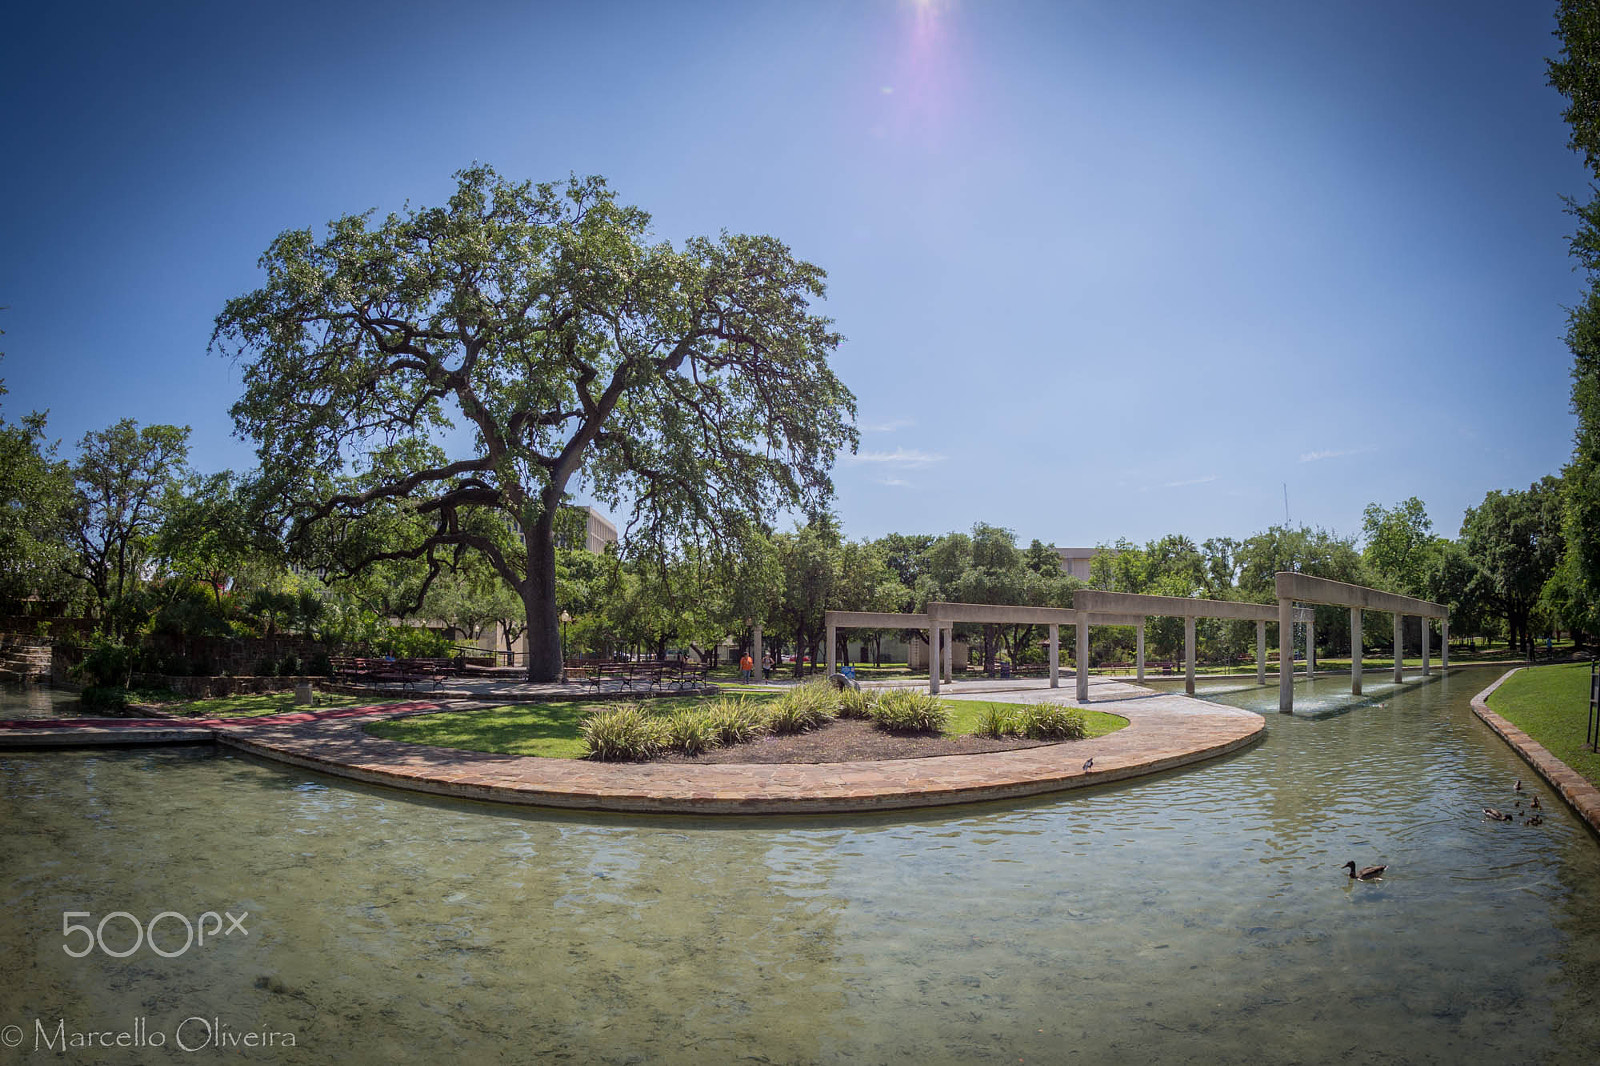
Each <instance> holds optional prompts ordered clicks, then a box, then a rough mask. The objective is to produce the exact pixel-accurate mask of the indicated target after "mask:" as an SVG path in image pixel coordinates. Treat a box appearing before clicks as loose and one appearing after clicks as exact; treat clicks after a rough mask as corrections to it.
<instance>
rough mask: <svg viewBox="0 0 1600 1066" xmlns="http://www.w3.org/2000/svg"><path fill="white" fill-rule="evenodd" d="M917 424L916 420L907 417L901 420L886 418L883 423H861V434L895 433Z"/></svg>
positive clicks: (900, 418)
mask: <svg viewBox="0 0 1600 1066" xmlns="http://www.w3.org/2000/svg"><path fill="white" fill-rule="evenodd" d="M916 424H917V420H916V419H915V418H906V417H903V416H902V417H899V418H885V419H884V420H883V421H881V422H863V423H861V432H863V433H893V432H894V431H895V430H897V429H906V428H908V427H910V426H914V425H916Z"/></svg>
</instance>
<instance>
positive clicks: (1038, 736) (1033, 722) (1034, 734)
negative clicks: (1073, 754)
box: [1016, 703, 1089, 740]
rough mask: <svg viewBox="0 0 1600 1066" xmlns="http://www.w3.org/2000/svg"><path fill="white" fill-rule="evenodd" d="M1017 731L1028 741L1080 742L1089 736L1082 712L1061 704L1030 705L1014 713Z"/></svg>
mask: <svg viewBox="0 0 1600 1066" xmlns="http://www.w3.org/2000/svg"><path fill="white" fill-rule="evenodd" d="M1016 721H1017V729H1018V732H1020V733H1021V734H1022V735H1023V736H1025V737H1027V738H1028V739H1029V740H1082V739H1083V738H1084V737H1086V736H1088V735H1089V727H1088V725H1087V724H1086V723H1085V722H1084V720H1083V712H1082V711H1080V710H1078V709H1077V708H1076V707H1068V706H1066V705H1065V704H1061V703H1030V704H1027V705H1026V706H1023V707H1019V708H1018V709H1017V712H1016Z"/></svg>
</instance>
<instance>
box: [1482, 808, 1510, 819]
mask: <svg viewBox="0 0 1600 1066" xmlns="http://www.w3.org/2000/svg"><path fill="white" fill-rule="evenodd" d="M1483 816H1484V817H1485V818H1492V819H1494V820H1495V821H1497V822H1509V821H1511V815H1509V814H1501V813H1500V812H1499V811H1497V810H1495V809H1494V808H1493V807H1485V808H1484V809H1483Z"/></svg>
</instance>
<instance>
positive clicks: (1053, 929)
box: [0, 670, 1600, 1063]
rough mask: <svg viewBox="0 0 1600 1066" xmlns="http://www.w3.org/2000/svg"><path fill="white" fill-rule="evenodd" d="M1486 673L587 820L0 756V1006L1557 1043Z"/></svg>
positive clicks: (636, 1024) (387, 1024) (1095, 1045)
mask: <svg viewBox="0 0 1600 1066" xmlns="http://www.w3.org/2000/svg"><path fill="white" fill-rule="evenodd" d="M1492 677H1493V673H1492V671H1491V672H1485V671H1483V670H1462V671H1458V672H1455V673H1452V675H1451V676H1450V677H1448V678H1446V679H1442V680H1436V681H1435V682H1433V683H1430V684H1427V685H1407V686H1404V687H1403V688H1402V689H1401V690H1400V691H1397V692H1391V693H1387V694H1382V695H1380V694H1379V693H1376V692H1372V693H1369V698H1370V697H1378V698H1377V700H1376V702H1368V703H1365V704H1363V705H1360V706H1357V707H1355V708H1354V709H1352V710H1350V711H1349V712H1348V713H1344V714H1339V715H1337V716H1334V717H1329V718H1316V717H1301V716H1299V715H1296V716H1293V717H1290V716H1280V715H1278V714H1276V711H1275V708H1276V691H1277V690H1276V688H1269V689H1267V690H1262V689H1254V688H1246V689H1243V690H1241V691H1237V692H1233V693H1229V694H1223V695H1219V696H1217V697H1216V698H1219V699H1225V700H1227V701H1229V702H1236V703H1239V704H1241V705H1244V706H1256V705H1257V703H1258V701H1261V700H1266V701H1269V705H1270V706H1271V707H1272V708H1273V710H1272V712H1271V713H1269V714H1268V715H1267V725H1268V730H1269V733H1268V736H1267V739H1266V740H1265V741H1264V742H1263V743H1261V744H1260V745H1257V746H1256V747H1255V748H1253V749H1250V750H1248V751H1246V752H1244V753H1241V754H1239V755H1236V756H1234V757H1231V758H1229V759H1225V760H1221V761H1218V762H1214V763H1210V764H1207V765H1204V766H1201V767H1197V768H1192V769H1189V770H1186V771H1183V772H1179V773H1174V774H1171V775H1167V776H1164V777H1159V778H1154V779H1149V780H1146V781H1143V782H1136V783H1127V784H1124V785H1120V786H1109V787H1105V788H1100V789H1094V790H1088V791H1084V792H1079V793H1073V794H1068V795H1066V796H1063V797H1059V798H1055V799H1046V800H1042V801H1037V802H1032V803H1028V804H1012V805H988V806H982V807H971V808H961V809H957V810H955V811H951V810H943V811H938V812H931V813H926V814H921V815H911V816H903V815H902V816H895V817H863V818H855V819H792V820H791V819H780V820H766V821H758V820H748V821H746V820H695V819H672V818H626V819H621V818H596V819H589V818H583V817H578V816H571V815H562V814H553V813H541V812H526V811H523V812H517V811H506V810H502V809H497V808H491V807H487V806H476V805H471V804H466V803H454V802H445V801H431V800H427V799H421V798H414V797H410V796H406V795H402V794H398V793H393V792H387V791H381V790H375V789H374V790H368V789H363V788H358V787H352V786H350V785H348V784H344V783H338V782H334V781H331V780H330V779H325V778H319V777H316V776H315V775H310V774H306V773H303V772H299V771H293V770H287V769H283V768H280V767H276V766H272V765H268V764H263V763H257V762H254V761H251V760H248V759H243V758H237V757H232V756H229V755H225V754H219V753H216V752H213V751H210V750H209V749H201V748H183V749H163V750H144V751H125V752H115V753H107V752H98V753H88V752H79V753H48V754H32V753H30V754H22V755H6V756H3V757H0V826H3V827H4V829H3V832H0V868H3V869H4V870H5V871H6V872H7V876H6V879H5V894H4V898H3V899H0V952H3V957H4V958H5V960H6V966H5V971H6V972H5V976H3V977H0V1026H3V1025H5V1024H13V1023H16V1024H27V1025H31V1020H32V1019H33V1018H34V1017H40V1018H44V1019H46V1020H50V1021H52V1023H53V1020H54V1019H55V1018H58V1017H64V1018H67V1019H69V1027H70V1026H71V1025H74V1024H76V1025H78V1026H80V1027H83V1028H87V1027H89V1026H91V1025H96V1026H110V1025H117V1026H124V1027H125V1026H126V1024H127V1022H126V1021H125V1019H131V1018H133V1017H135V1016H144V1017H146V1018H148V1019H150V1021H149V1023H148V1024H149V1025H151V1026H152V1027H155V1026H157V1025H159V1024H161V1023H162V1022H163V1021H168V1022H176V1021H177V1020H181V1019H182V1018H183V1017H185V1016H187V1015H190V1014H197V1015H204V1016H207V1017H211V1016H215V1017H218V1018H220V1019H221V1020H222V1022H224V1023H225V1024H228V1025H231V1026H232V1027H233V1028H234V1029H235V1030H238V1031H244V1030H250V1029H261V1028H266V1029H270V1030H272V1031H292V1032H294V1033H296V1034H297V1043H298V1045H299V1056H298V1057H300V1058H301V1059H303V1060H304V1061H331V1060H335V1059H337V1060H342V1061H351V1062H386V1061H394V1060H423V1059H427V1060H429V1061H436V1060H450V1059H457V1060H463V1061H466V1060H472V1061H477V1060H484V1059H487V1058H489V1057H491V1056H500V1057H501V1059H503V1061H510V1062H519V1061H521V1062H527V1061H535V1060H538V1061H546V1060H553V1059H570V1060H573V1061H579V1062H588V1061H602V1062H634V1061H652V1062H654V1061H665V1062H685V1063H687V1062H695V1063H699V1062H718V1061H726V1060H734V1059H740V1058H743V1057H749V1058H751V1059H752V1060H753V1061H758V1062H759V1061H771V1062H814V1061H822V1062H857V1061H882V1062H905V1063H912V1062H916V1063H929V1062H933V1063H937V1062H995V1063H999V1062H1016V1061H1017V1060H1019V1059H1021V1060H1024V1061H1064V1060H1073V1059H1079V1060H1081V1061H1085V1062H1147V1061H1183V1060H1197V1061H1303V1062H1331V1061H1351V1060H1353V1061H1370V1060H1372V1059H1377V1058H1394V1059H1400V1060H1405V1061H1412V1062H1418V1061H1437V1062H1460V1061H1472V1062H1475V1063H1483V1062H1528V1061H1543V1062H1548V1061H1572V1062H1580V1061H1581V1062H1593V1061H1594V1052H1595V1049H1596V1047H1597V1046H1600V999H1597V989H1600V848H1597V847H1596V844H1595V841H1594V839H1593V838H1592V837H1591V836H1590V835H1589V834H1588V832H1587V830H1586V829H1584V828H1583V827H1582V826H1581V824H1579V823H1578V822H1577V821H1576V820H1575V819H1574V818H1573V817H1572V816H1571V815H1569V813H1568V812H1567V811H1566V810H1565V808H1564V807H1562V806H1561V804H1560V803H1559V802H1557V801H1554V800H1553V799H1551V797H1550V796H1549V794H1548V792H1547V791H1545V790H1543V789H1542V788H1540V789H1538V791H1539V792H1540V793H1541V794H1542V795H1544V796H1545V798H1546V800H1547V802H1546V804H1545V806H1546V819H1547V820H1546V822H1545V824H1544V825H1543V826H1539V827H1528V826H1525V825H1521V824H1513V825H1507V824H1501V823H1488V822H1485V821H1484V820H1483V818H1482V815H1481V813H1480V809H1481V807H1482V806H1484V805H1485V804H1493V805H1496V806H1501V807H1512V805H1513V804H1514V803H1515V797H1514V794H1513V793H1512V792H1511V791H1510V788H1511V783H1512V781H1513V779H1515V778H1516V777H1518V776H1521V777H1523V778H1524V779H1525V780H1527V779H1528V776H1529V775H1528V773H1527V771H1526V768H1525V767H1524V766H1523V764H1522V763H1521V762H1520V761H1519V760H1518V759H1517V758H1516V757H1515V755H1513V754H1512V753H1511V752H1510V751H1509V750H1508V749H1507V748H1506V747H1505V746H1504V745H1503V744H1502V743H1501V742H1500V741H1499V740H1498V739H1497V738H1495V737H1494V736H1493V735H1492V734H1491V733H1489V731H1488V730H1487V729H1486V728H1484V727H1483V726H1481V725H1480V724H1479V723H1478V722H1477V721H1476V719H1475V718H1473V717H1472V716H1471V713H1470V711H1469V710H1468V709H1467V700H1468V699H1469V698H1470V697H1471V695H1472V694H1473V693H1475V692H1476V691H1478V690H1479V689H1481V688H1483V687H1484V685H1485V684H1487V683H1488V680H1489V679H1491V678H1492ZM1322 687H1326V688H1327V691H1326V693H1324V692H1322V691H1320V689H1321V688H1322ZM1374 687H1375V686H1374ZM1336 689H1337V683H1336V682H1327V681H1319V682H1317V683H1316V686H1306V685H1303V684H1302V685H1301V686H1299V691H1297V703H1300V702H1302V701H1306V703H1307V704H1309V702H1310V701H1314V700H1317V699H1321V698H1323V697H1324V696H1326V697H1327V698H1329V699H1334V698H1335V697H1336V695H1337V693H1336ZM1301 692H1303V693H1304V696H1303V697H1302V696H1301V695H1300V693H1301ZM1380 702H1381V703H1382V704H1383V706H1378V703H1380ZM1513 809H1514V808H1513ZM1347 859H1354V860H1355V861H1356V862H1357V863H1359V864H1363V865H1364V864H1367V863H1371V862H1387V863H1389V864H1390V871H1391V872H1390V876H1389V877H1388V878H1387V879H1385V880H1384V881H1382V882H1379V883H1376V884H1370V885H1369V884H1351V883H1350V882H1349V880H1348V879H1347V878H1346V877H1345V875H1344V872H1343V871H1342V870H1340V869H1339V864H1341V863H1343V862H1344V861H1345V860H1347ZM224 908H227V909H231V910H232V911H234V912H235V913H237V912H238V911H239V910H241V909H242V910H248V911H249V912H250V918H249V919H248V922H247V924H248V926H249V929H250V935H249V937H248V938H247V939H243V938H240V937H239V936H237V935H235V936H234V937H232V938H228V939H222V940H218V941H215V942H214V943H210V944H208V945H207V946H206V948H205V949H204V950H203V951H202V950H199V949H196V950H191V951H190V952H188V953H186V954H185V955H183V956H182V957H180V958H176V959H171V960H167V959H162V958H160V957H158V956H155V955H152V954H150V953H149V952H148V951H141V952H139V953H136V954H135V955H133V956H130V957H129V958H128V959H125V960H115V959H109V958H106V957H104V956H101V955H94V956H91V957H90V958H85V959H71V958H68V957H67V956H66V955H65V954H64V953H63V952H62V950H61V943H62V939H61V936H60V926H61V912H62V911H65V910H77V911H90V912H92V913H93V914H95V915H96V916H99V915H103V914H105V913H107V912H109V911H112V910H126V911H130V912H133V913H134V914H139V915H144V916H146V917H148V916H150V915H153V914H155V913H157V912H158V911H162V910H176V911H182V912H185V913H198V912H200V911H203V910H219V911H220V910H222V909H224ZM30 1040H31V1037H30ZM253 1055H254V1057H255V1058H257V1059H259V1060H261V1061H269V1060H272V1059H274V1058H275V1057H277V1056H276V1055H275V1054H274V1053H273V1052H270V1051H257V1052H254V1053H253ZM107 1057H108V1058H109V1059H110V1060H111V1061H117V1060H116V1057H115V1053H112V1054H111V1055H109V1056H107ZM168 1057H173V1058H179V1057H183V1056H181V1055H178V1054H172V1055H169V1056H168ZM121 1061H129V1062H133V1061H140V1062H144V1061H163V1058H162V1052H161V1051H160V1050H159V1049H151V1048H145V1049H141V1050H140V1051H139V1052H138V1053H132V1052H130V1053H128V1056H127V1057H126V1058H125V1059H122V1060H121Z"/></svg>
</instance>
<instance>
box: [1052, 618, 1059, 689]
mask: <svg viewBox="0 0 1600 1066" xmlns="http://www.w3.org/2000/svg"><path fill="white" fill-rule="evenodd" d="M1060 653H1061V627H1060V626H1058V625H1052V626H1051V627H1050V687H1051V688H1060V687H1061V654H1060Z"/></svg>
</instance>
